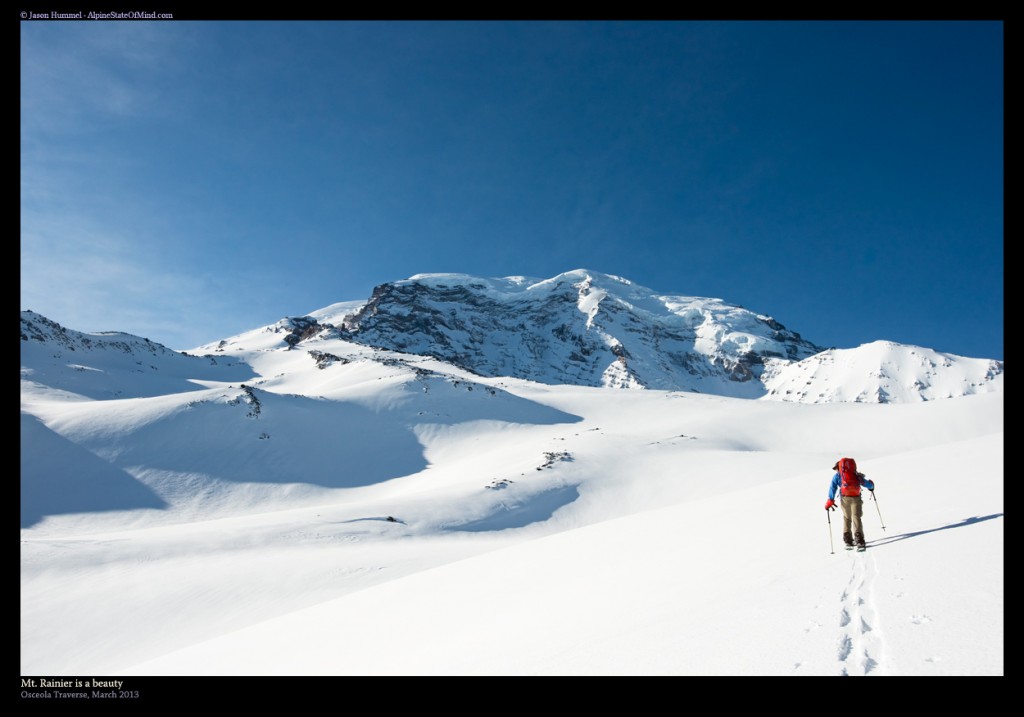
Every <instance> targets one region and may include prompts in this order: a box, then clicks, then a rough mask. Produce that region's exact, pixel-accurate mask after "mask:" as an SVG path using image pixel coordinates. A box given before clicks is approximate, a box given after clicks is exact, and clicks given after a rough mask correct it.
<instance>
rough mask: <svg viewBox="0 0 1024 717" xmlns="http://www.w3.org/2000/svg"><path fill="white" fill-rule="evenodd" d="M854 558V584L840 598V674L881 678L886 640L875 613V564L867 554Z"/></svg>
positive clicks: (852, 580) (837, 651)
mask: <svg viewBox="0 0 1024 717" xmlns="http://www.w3.org/2000/svg"><path fill="white" fill-rule="evenodd" d="M852 557H853V571H852V574H851V575H850V582H849V583H847V585H846V588H845V589H844V590H843V594H842V596H841V598H840V601H841V602H842V609H841V611H840V613H839V630H840V634H839V640H838V645H837V648H836V659H838V661H839V674H840V675H849V676H858V677H859V676H864V675H881V674H883V670H882V668H881V666H882V664H883V663H884V660H883V653H884V648H885V643H884V640H883V639H882V635H881V632H880V630H879V625H878V614H877V611H876V610H875V600H874V595H873V590H872V587H873V579H874V575H875V573H876V572H877V570H876V568H875V562H874V560H873V559H872V558H870V557H869V555H868V554H867V553H858V554H856V555H854V556H852Z"/></svg>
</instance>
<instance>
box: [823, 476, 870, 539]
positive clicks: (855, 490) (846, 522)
mask: <svg viewBox="0 0 1024 717" xmlns="http://www.w3.org/2000/svg"><path fill="white" fill-rule="evenodd" d="M832 470H834V471H835V472H836V474H835V475H834V476H832V483H830V484H829V487H828V500H827V501H826V502H825V510H829V509H830V508H831V509H832V510H835V504H836V502H835V500H834V498H835V497H836V491H837V490H838V491H839V494H840V498H839V505H840V507H841V508H842V509H843V542H844V543H845V544H846V549H847V550H851V549H853V547H854V546H855V545H856V547H857V550H864V548H865V547H867V546H866V544H865V543H864V524H863V522H862V521H861V517H862V516H863V515H864V501H863V500H862V499H861V497H860V491H861V488H867V489H868V490H874V489H875V484H874V482H873V481H870V480H868V479H867V478H866V477H865V476H864V474H863V473H859V472H858V471H857V462H856V461H855V460H853V459H852V458H840V459H839V461H838V462H837V463H836V464H835V465H834V466H832Z"/></svg>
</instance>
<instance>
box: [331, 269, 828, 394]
mask: <svg viewBox="0 0 1024 717" xmlns="http://www.w3.org/2000/svg"><path fill="white" fill-rule="evenodd" d="M342 332H343V334H342V335H344V336H346V337H347V338H350V339H351V340H352V341H357V342H359V343H363V344H367V345H371V346H380V347H384V348H388V349H392V350H396V351H403V352H407V353H413V354H424V355H429V356H433V357H435V358H438V359H441V360H443V361H447V362H449V363H452V364H454V365H456V366H459V367H461V368H464V369H466V370H469V371H473V372H474V373H477V374H480V375H482V376H511V377H515V378H526V379H529V380H532V381H539V382H542V383H549V384H562V383H568V384H574V385H581V386H607V387H616V388H654V389H668V390H684V391H698V392H701V393H713V394H718V395H727V396H737V397H744V398H754V397H758V396H760V395H762V394H763V393H764V387H763V386H762V385H761V384H760V382H759V381H758V378H759V376H760V374H761V371H762V368H763V365H764V362H765V360H766V359H769V358H781V359H785V360H787V361H798V360H800V359H803V358H807V357H808V356H811V355H813V354H816V353H818V352H819V351H821V350H822V349H821V348H820V347H818V346H815V345H814V344H812V343H810V342H808V341H805V340H804V339H802V338H801V337H800V335H799V334H796V333H794V332H792V331H789V330H788V329H786V327H784V326H782V325H781V324H779V323H778V322H776V321H775V320H774V319H772V318H770V317H768V316H763V315H760V314H756V313H754V312H752V311H748V310H746V309H744V308H741V307H739V306H733V305H731V304H727V303H725V302H723V301H720V300H718V299H708V298H698V297H689V296H669V295H661V294H658V293H656V292H654V291H651V290H650V289H646V288H644V287H642V286H638V285H636V284H633V283H632V282H630V281H627V280H626V279H622V278H619V277H617V276H610V275H607V274H601V273H598V272H593V271H586V270H576V271H570V272H567V273H565V274H560V275H559V276H556V277H554V278H551V279H547V280H543V281H541V280H537V279H527V278H524V277H508V278H504V279H481V278H477V277H472V276H465V275H459V274H421V275H418V276H414V277H412V278H411V279H408V280H406V281H399V282H394V283H389V284H383V285H381V286H378V287H377V288H376V289H375V290H374V292H373V295H372V296H371V297H370V300H369V301H368V302H367V303H366V304H365V305H364V306H363V307H362V308H361V309H360V310H359V311H357V312H356V313H355V314H353V315H351V316H348V317H346V318H345V320H344V322H343V326H342Z"/></svg>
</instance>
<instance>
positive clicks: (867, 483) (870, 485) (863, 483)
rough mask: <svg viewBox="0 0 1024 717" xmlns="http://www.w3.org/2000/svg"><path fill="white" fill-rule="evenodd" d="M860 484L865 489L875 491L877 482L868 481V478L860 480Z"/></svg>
mask: <svg viewBox="0 0 1024 717" xmlns="http://www.w3.org/2000/svg"><path fill="white" fill-rule="evenodd" d="M860 484H861V486H863V487H864V488H867V489H868V490H874V489H875V482H874V481H873V480H868V479H867V478H861V479H860Z"/></svg>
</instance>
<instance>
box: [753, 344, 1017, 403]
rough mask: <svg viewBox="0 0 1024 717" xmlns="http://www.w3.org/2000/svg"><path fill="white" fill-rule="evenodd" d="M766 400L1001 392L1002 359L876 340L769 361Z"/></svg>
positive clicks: (890, 399) (888, 399) (877, 399)
mask: <svg viewBox="0 0 1024 717" xmlns="http://www.w3.org/2000/svg"><path fill="white" fill-rule="evenodd" d="M761 380H762V381H763V382H764V385H765V386H767V388H768V394H767V395H766V396H765V398H768V399H773V400H779V401H796V402H799V403H913V402H915V401H933V400H936V399H941V398H954V397H956V396H967V395H970V394H974V393H987V392H989V391H995V390H1000V389H1001V388H1002V385H1003V362H1002V361H993V360H990V359H974V358H964V357H962V356H954V355H952V354H945V353H940V352H938V351H933V350H932V349H927V348H922V347H920V346H908V345H906V344H897V343H894V342H892V341H874V342H872V343H870V344H865V345H863V346H859V347H858V348H855V349H829V350H828V351H822V352H821V353H820V354H816V355H814V356H811V357H810V358H806V359H804V360H803V361H797V362H793V363H783V362H779V361H776V362H769V365H768V367H767V368H766V369H765V372H764V374H762V376H761Z"/></svg>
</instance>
